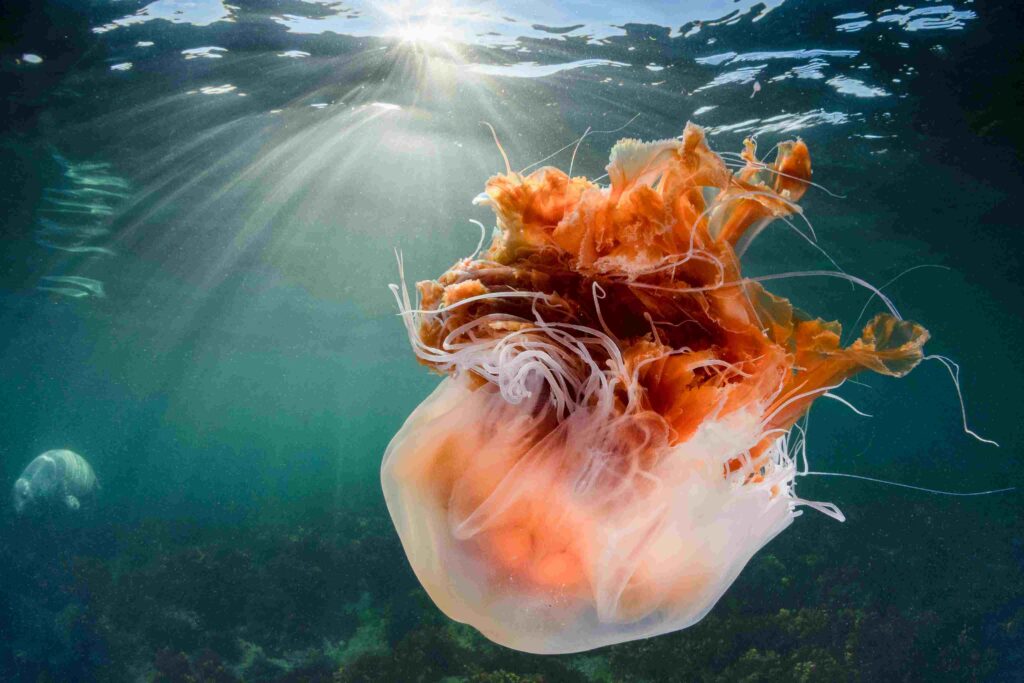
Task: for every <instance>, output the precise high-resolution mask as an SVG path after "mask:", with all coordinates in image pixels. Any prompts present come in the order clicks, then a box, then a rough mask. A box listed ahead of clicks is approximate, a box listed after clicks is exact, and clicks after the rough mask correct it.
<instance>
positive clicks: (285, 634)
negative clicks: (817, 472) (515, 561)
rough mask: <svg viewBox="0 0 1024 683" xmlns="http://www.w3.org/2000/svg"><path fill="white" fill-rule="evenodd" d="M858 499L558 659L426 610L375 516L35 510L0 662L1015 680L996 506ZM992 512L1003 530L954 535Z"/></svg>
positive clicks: (525, 678) (228, 673)
mask: <svg viewBox="0 0 1024 683" xmlns="http://www.w3.org/2000/svg"><path fill="white" fill-rule="evenodd" d="M876 493H877V490H876ZM870 495H871V492H865V498H863V499H862V500H860V501H859V503H860V505H848V509H849V510H851V511H852V512H853V514H854V515H859V516H861V517H862V519H861V520H860V521H859V523H858V524H847V525H840V524H837V523H835V522H832V521H830V520H825V519H815V518H810V519H808V520H804V521H803V522H802V523H804V524H805V525H806V526H805V528H804V529H803V531H802V533H801V534H790V535H786V536H783V537H780V538H779V539H776V541H774V542H773V543H772V544H771V545H770V546H769V548H768V549H767V550H766V552H764V553H761V554H759V555H758V556H756V557H755V558H754V559H753V560H752V561H751V563H750V565H749V566H748V568H747V570H746V571H745V572H744V573H743V574H742V575H741V576H740V578H739V580H738V581H737V582H736V584H735V585H734V586H733V587H732V589H731V590H730V591H729V592H728V593H726V595H725V597H724V598H723V599H722V601H721V602H720V603H719V605H718V606H717V607H716V608H715V609H714V610H713V611H712V613H711V614H710V615H709V616H708V617H707V618H706V619H705V620H703V621H702V622H701V623H700V624H697V625H696V626H694V627H692V628H690V629H687V630H685V631H681V632H677V633H671V634H667V635H665V636H661V637H657V638H652V639H647V640H642V641H637V642H632V643H626V644H622V645H617V646H613V647H609V648H604V649H602V650H598V651H596V652H592V653H588V654H586V655H575V656H536V655H528V654H523V653H520V652H515V651H512V650H508V649H506V648H502V647H499V646H496V645H494V644H492V643H490V642H488V641H487V640H486V639H484V638H483V637H482V636H481V635H479V634H478V633H477V632H476V631H475V630H473V629H472V628H470V627H468V626H465V625H462V624H457V623H455V622H452V621H451V620H449V619H447V618H445V617H444V616H443V615H442V614H441V613H440V612H439V611H438V610H437V609H436V608H435V607H433V605H432V604H431V602H430V600H429V598H428V597H427V596H426V594H425V593H424V592H423V590H422V589H421V588H420V587H419V585H418V583H417V582H416V580H415V577H414V576H413V574H412V573H411V571H409V569H408V566H407V564H406V561H405V559H404V557H403V553H402V549H401V546H400V544H399V541H398V539H397V538H396V537H395V535H394V533H393V532H392V531H391V528H390V523H389V522H388V520H387V518H386V516H385V514H384V513H383V511H380V514H376V515H372V516H365V513H364V516H355V515H339V516H336V517H333V516H331V517H322V518H318V519H303V520H301V521H295V520H293V521H292V522H290V523H288V524H284V523H282V524H280V525H277V526H259V525H254V526H252V527H251V528H246V529H238V528H232V529H211V528H200V527H198V526H194V525H190V524H186V523H181V522H175V523H168V522H157V521H150V522H147V523H146V524H145V525H143V526H142V527H141V528H137V529H133V530H131V531H127V530H126V531H124V532H123V534H121V533H120V532H108V533H107V534H102V535H100V536H99V537H97V536H95V535H90V534H88V533H82V532H83V531H84V529H83V528H78V529H69V528H67V527H66V525H61V526H58V525H48V524H47V522H46V521H45V520H36V521H35V522H34V524H36V525H37V528H34V529H33V532H34V533H35V539H36V540H35V541H34V542H29V541H27V540H24V541H10V542H8V543H7V544H6V545H5V546H4V547H3V550H2V553H3V555H4V557H3V558H2V560H3V561H2V563H0V565H2V566H4V567H5V568H6V569H5V572H9V573H7V574H5V575H4V576H3V577H2V580H3V584H4V587H5V589H6V590H7V592H5V593H4V595H5V600H6V602H5V603H4V604H2V605H0V610H2V611H0V619H2V621H0V624H2V626H3V630H4V632H5V633H13V634H17V635H16V636H15V637H14V638H5V639H4V640H3V642H2V644H0V665H2V667H3V668H4V670H7V671H14V672H17V675H16V680H24V681H57V680H79V681H88V680H97V681H128V680H131V681H152V682H153V683H156V682H160V683H186V682H188V683H214V682H216V683H230V682H235V681H267V682H270V681H278V682H296V683H297V682H311V683H312V682H320V681H322V682H324V683H356V682H359V681H367V682H370V681H382V682H383V681H402V682H406V681H408V682H422V683H427V682H431V681H450V682H453V683H454V682H456V681H464V682H466V683H513V682H515V683H540V682H559V683H561V682H566V683H575V682H579V683H584V682H587V681H594V682H597V683H608V682H611V681H623V682H637V683H642V682H646V681H651V682H653V681H748V682H755V681H781V680H786V681H807V682H810V681H829V682H833V681H850V682H860V681H878V680H887V681H904V680H929V681H970V680H977V681H983V680H1013V676H1014V675H1019V672H1020V670H1021V669H1020V667H1021V664H1022V662H1021V656H1020V655H1019V654H1016V655H1015V654H1014V653H1021V652H1024V570H1022V567H1024V561H1018V562H1017V563H1016V564H1006V563H1005V560H1004V561H1003V562H1000V560H999V557H1000V555H999V553H997V552H995V551H989V552H986V548H995V547H998V546H999V544H1000V543H1003V544H1009V543H1011V542H1012V541H1011V540H1010V539H1012V538H1014V537H1017V538H1020V537H1021V532H1022V531H1024V529H1022V528H1020V522H1019V520H1018V521H1017V522H1016V525H1017V526H1016V527H1015V526H1013V523H1012V520H1013V519H1014V515H1013V514H1006V513H1009V512H1010V510H1009V508H1008V507H1006V506H1012V505H1013V499H1012V498H1010V497H1007V498H1004V499H1002V500H999V499H995V498H993V499H989V500H988V501H985V502H983V503H980V504H976V505H972V506H971V507H970V508H964V509H956V508H955V505H954V504H951V503H950V502H949V500H948V499H941V498H928V499H923V500H912V501H907V502H904V503H900V504H899V505H898V507H899V508H900V511H901V512H903V513H904V514H906V515H907V517H908V519H907V525H908V526H912V527H913V529H914V532H913V534H908V535H907V536H903V535H900V534H899V532H898V531H897V530H890V531H879V530H877V528H875V529H874V530H873V528H872V524H871V522H872V521H873V520H871V519H867V517H870V516H871V514H872V513H869V512H867V511H866V510H867V509H868V508H869V503H870V501H871V498H870V497H869V496H870ZM876 502H877V501H876ZM893 507H897V506H896V504H895V503H894V504H893ZM858 511H859V512H858ZM1001 513H1003V515H1002V517H1001ZM878 514H879V515H881V512H879V513H878ZM1000 517H1001V518H1003V519H1008V520H1011V524H1009V525H1006V526H1002V527H1000V528H989V529H988V531H987V533H986V534H985V538H984V539H982V538H979V537H978V536H977V535H972V534H971V530H972V528H977V527H976V525H978V524H982V523H984V520H985V519H986V518H1000ZM811 519H813V520H814V521H810V520H811ZM83 524H87V522H83ZM58 530H59V531H58ZM6 531H7V532H10V531H12V529H11V528H10V527H8V529H6ZM115 535H116V537H115ZM4 537H5V538H8V539H11V538H14V536H13V535H12V534H10V533H5V534H4ZM39 539H45V542H39ZM915 545H920V549H918V548H916V547H909V546H915ZM925 548H931V551H930V552H925V550H924V549H925ZM918 550H919V551H918ZM1018 552H1019V553H1021V554H1024V547H1020V548H1018ZM44 560H48V561H44ZM1019 560H1024V557H1021V558H1019ZM977 567H984V572H976V571H975V572H973V573H972V568H977ZM14 596H17V597H14Z"/></svg>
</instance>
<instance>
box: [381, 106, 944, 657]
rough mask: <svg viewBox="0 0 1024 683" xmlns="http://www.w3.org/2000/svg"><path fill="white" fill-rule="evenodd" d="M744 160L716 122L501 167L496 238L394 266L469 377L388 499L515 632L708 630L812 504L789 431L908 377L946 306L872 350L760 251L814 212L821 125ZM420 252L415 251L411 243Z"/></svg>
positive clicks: (388, 479)
mask: <svg viewBox="0 0 1024 683" xmlns="http://www.w3.org/2000/svg"><path fill="white" fill-rule="evenodd" d="M742 159H743V162H742V163H743V167H742V168H741V169H740V170H738V171H737V172H735V173H733V172H732V171H730V169H729V167H728V166H727V164H726V162H725V161H723V160H722V158H721V157H719V156H718V155H717V154H715V153H714V152H712V151H711V150H710V149H709V148H708V146H707V144H706V141H705V138H704V134H703V131H702V130H701V129H700V128H698V127H696V126H694V125H692V124H689V125H687V127H686V129H685V131H684V134H683V136H682V138H681V139H677V140H664V141H659V142H651V143H642V142H639V141H637V140H621V141H620V142H619V143H618V144H616V145H615V147H614V148H613V149H612V152H611V161H610V163H609V165H608V167H607V170H608V178H609V181H610V184H609V185H608V186H600V185H597V184H595V183H593V182H591V181H588V180H587V179H585V178H579V177H577V178H571V177H569V176H568V175H566V174H565V173H563V172H562V171H560V170H558V169H554V168H550V167H546V168H541V169H539V170H537V171H534V172H533V173H530V174H529V175H525V176H524V175H521V174H516V173H511V172H508V173H506V174H503V175H498V176H495V177H493V178H491V179H490V180H489V181H488V183H487V187H486V193H485V195H484V199H483V201H484V203H487V204H489V205H490V206H491V207H492V208H493V210H494V211H495V214H496V216H497V223H498V228H499V230H498V231H497V233H496V236H495V238H494V240H493V243H492V244H491V246H490V248H489V249H488V250H487V251H486V252H485V253H484V254H482V255H481V256H479V257H477V256H476V254H474V255H473V256H472V257H470V258H466V259H463V260H461V261H459V262H458V263H456V264H455V265H454V266H452V267H451V268H450V269H449V270H448V271H447V272H445V273H444V274H443V275H442V276H441V277H440V278H438V279H437V280H434V281H426V282H420V283H418V285H417V289H418V292H419V296H418V303H414V302H413V300H412V299H411V298H410V296H409V293H408V291H407V288H406V285H405V282H404V275H403V281H402V284H401V285H400V286H395V287H393V289H394V292H395V295H396V298H397V300H398V305H399V308H400V310H401V313H402V317H403V320H404V322H405V326H406V329H407V332H408V334H409V339H410V342H411V344H412V347H413V351H414V352H415V354H416V356H417V357H418V358H419V359H420V361H421V362H423V363H424V364H426V365H428V366H430V367H431V368H433V369H434V370H436V371H438V372H440V373H442V374H444V375H447V378H446V379H445V380H444V381H442V382H441V384H440V385H439V386H438V388H437V389H436V390H435V391H434V392H433V393H432V394H431V395H430V396H429V397H428V398H427V399H426V400H424V401H423V403H422V404H421V405H420V406H419V407H418V408H417V409H416V410H415V411H414V412H413V413H412V415H411V416H410V417H409V418H408V420H407V421H406V423H405V425H404V426H403V427H402V428H401V430H400V431H399V432H398V434H396V435H395V437H394V439H393V440H392V442H391V444H390V445H389V447H388V449H387V452H386V454H385V457H384V462H383V466H382V473H381V476H382V484H383V488H384V494H385V498H386V500H387V504H388V508H389V510H390V512H391V515H392V518H393V520H394V523H395V526H396V528H397V530H398V533H399V535H400V537H401V540H402V543H403V546H404V548H405V551H406V554H407V555H408V557H409V560H410V562H411V564H412V566H413V569H414V570H415V572H416V574H417V576H418V577H419V579H420V581H421V582H422V583H423V585H424V587H425V588H426V590H427V591H428V593H429V594H430V595H431V597H432V598H433V600H434V601H435V602H436V603H437V605H438V606H439V607H440V608H441V609H442V610H443V611H444V612H445V613H446V614H448V615H449V616H450V617H452V618H453V619H456V620H458V621H463V622H466V623H468V624H471V625H473V626H474V627H476V628H477V629H479V630H480V631H481V632H482V633H483V634H484V635H486V636H487V637H488V638H490V639H492V640H494V641H495V642H497V643H500V644H503V645H506V646H508V647H512V648H515V649H518V650H524V651H528V652H535V653H569V652H578V651H582V650H589V649H592V648H596V647H600V646H603V645H609V644H612V643H617V642H622V641H627V640H634V639H637V638H644V637H648V636H654V635H658V634H661V633H666V632H669V631H674V630H678V629H681V628H685V627H687V626H690V625H692V624H694V623H696V622H697V621H699V620H700V619H701V618H703V616H704V615H705V614H707V612H708V611H709V610H710V609H711V608H712V607H713V606H714V604H715V602H716V601H717V600H718V599H719V598H720V597H721V596H722V594H723V593H724V592H725V591H726V590H727V589H728V587H729V586H730V585H731V584H732V582H733V581H734V580H735V578H736V576H737V575H738V574H739V572H740V571H741V570H742V568H743V567H744V565H745V564H746V563H747V562H748V561H749V560H750V558H751V557H752V556H753V555H754V554H755V553H756V552H757V551H758V550H759V549H760V548H762V547H763V546H764V545H765V544H766V543H768V541H770V540H771V539H772V538H773V537H774V536H775V535H776V534H778V533H779V532H781V531H782V530H783V529H785V528H786V527H787V526H788V525H789V524H790V523H791V522H792V520H793V518H794V517H795V516H797V515H798V514H799V510H798V507H799V506H801V505H810V506H813V507H815V508H816V509H819V510H821V511H822V512H825V513H826V514H829V515H831V516H833V517H836V518H838V519H842V515H841V513H840V512H839V511H838V510H837V509H836V508H835V507H834V506H832V505H831V504H828V503H815V502H809V501H803V500H801V499H800V498H798V497H797V495H796V493H795V491H794V477H795V476H796V473H797V472H796V466H795V464H794V458H793V452H792V451H793V450H794V447H793V446H791V443H790V440H789V430H790V428H791V427H792V426H793V425H794V424H795V423H796V421H797V420H798V419H799V418H800V417H801V416H802V415H803V414H804V413H805V412H806V410H807V409H808V407H809V406H810V404H811V403H812V402H813V401H814V399H816V398H818V397H820V396H822V395H825V394H826V393H827V392H828V391H829V390H831V389H834V388H835V387H836V386H838V385H839V384H841V383H842V382H843V381H844V380H845V379H846V378H847V377H849V376H851V375H853V374H856V373H857V372H859V371H861V370H865V369H870V370H873V371H875V372H879V373H882V374H886V375H892V376H903V375H905V374H906V373H907V372H909V371H910V370H911V369H912V368H913V367H914V366H915V365H916V364H917V363H918V362H919V361H920V360H921V358H922V347H923V345H924V343H925V341H927V339H928V333H927V331H926V330H925V329H924V328H922V327H921V326H919V325H917V324H915V323H911V322H907V321H904V320H901V319H899V317H898V316H896V315H895V312H893V315H890V314H880V315H878V316H876V317H875V318H874V319H873V320H871V321H870V322H869V323H868V324H867V326H866V327H865V328H864V330H863V332H862V334H861V337H860V338H859V339H857V340H856V341H854V342H853V344H851V345H850V346H848V347H845V348H843V347H841V346H840V334H841V328H840V326H839V324H838V323H835V322H825V321H823V320H821V319H812V318H809V317H808V316H806V315H805V314H803V313H802V312H799V311H797V310H796V309H794V308H793V307H792V306H791V305H790V304H789V302H788V301H786V300H785V299H782V298H779V297H776V296H773V295H772V294H770V293H769V292H767V291H766V290H765V289H764V288H763V287H762V286H761V285H760V284H759V283H757V282H755V281H753V280H750V279H745V278H744V277H743V275H742V273H741V271H740V260H739V257H738V256H737V250H738V249H739V250H742V249H745V248H746V247H747V246H749V243H750V241H751V240H752V239H753V238H755V237H756V236H757V234H758V233H759V232H760V231H761V230H762V229H763V228H764V226H765V225H766V224H767V223H768V222H770V221H771V220H773V219H775V218H785V217H786V216H788V215H791V214H794V213H798V212H800V208H799V206H798V205H797V204H796V202H797V201H798V200H799V199H800V197H801V196H802V194H803V193H804V191H805V190H806V189H807V187H808V186H809V185H810V177H811V165H810V155H809V152H808V149H807V147H806V145H804V144H803V143H802V142H800V141H797V142H784V143H781V144H780V145H778V146H777V153H776V158H775V160H774V161H773V162H772V163H770V164H769V163H765V162H762V161H760V160H758V159H757V157H756V154H755V148H754V145H753V143H752V142H751V141H747V143H746V148H745V150H744V152H743V154H742ZM400 266H401V263H400Z"/></svg>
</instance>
